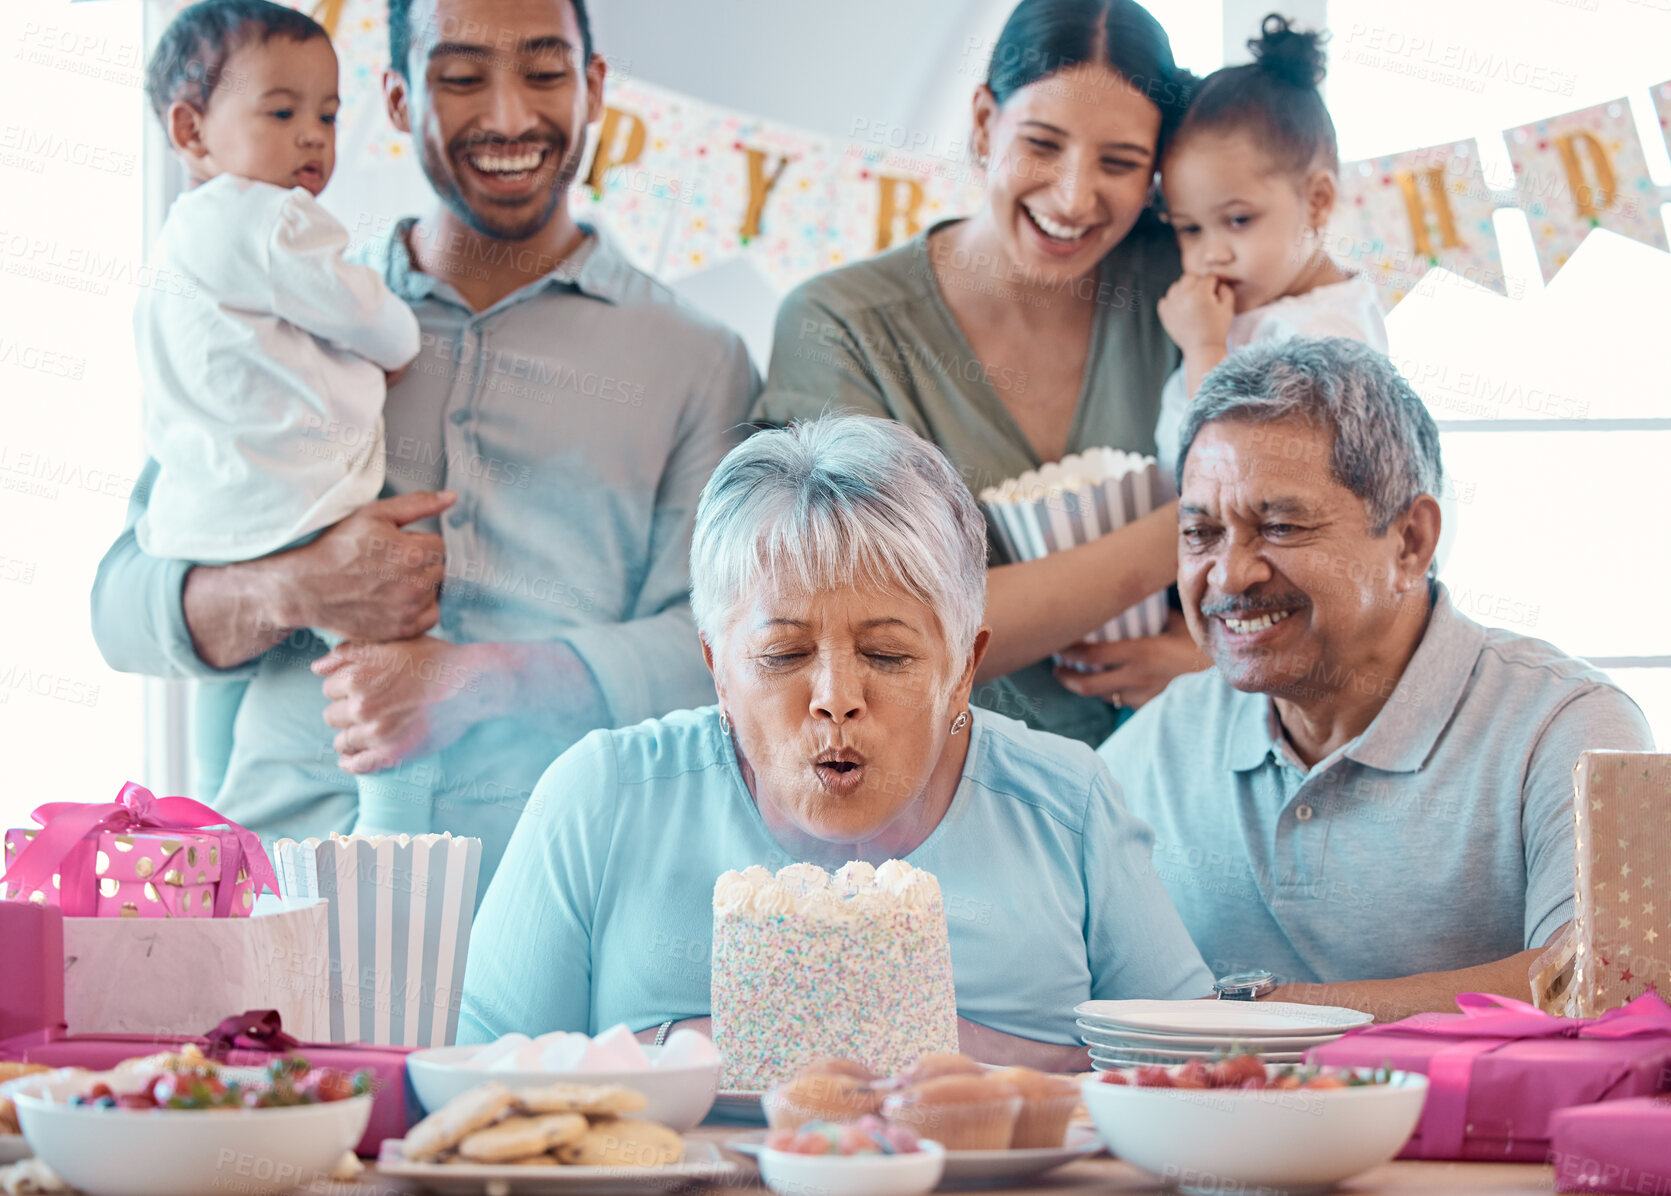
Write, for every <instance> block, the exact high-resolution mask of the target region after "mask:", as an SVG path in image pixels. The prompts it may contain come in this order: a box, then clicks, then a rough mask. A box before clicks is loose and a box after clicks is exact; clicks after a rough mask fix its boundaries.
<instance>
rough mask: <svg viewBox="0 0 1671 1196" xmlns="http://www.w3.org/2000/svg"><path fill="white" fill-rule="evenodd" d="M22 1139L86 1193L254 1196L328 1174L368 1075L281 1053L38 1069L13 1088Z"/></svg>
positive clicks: (347, 1138)
mask: <svg viewBox="0 0 1671 1196" xmlns="http://www.w3.org/2000/svg"><path fill="white" fill-rule="evenodd" d="M12 1099H13V1101H14V1102H15V1103H16V1106H17V1116H18V1122H19V1124H20V1126H21V1128H22V1130H23V1136H24V1138H25V1139H27V1141H28V1143H29V1146H30V1147H31V1148H32V1149H33V1150H34V1152H35V1154H36V1156H37V1157H38V1158H39V1159H40V1160H41V1161H42V1162H43V1163H45V1164H46V1165H47V1166H48V1167H50V1168H52V1170H53V1171H55V1172H56V1173H57V1174H58V1175H59V1176H60V1177H61V1178H62V1179H63V1180H64V1181H65V1182H66V1183H68V1184H69V1185H71V1186H72V1187H75V1188H79V1189H81V1190H82V1191H85V1192H90V1193H95V1194H96V1196H227V1193H229V1192H235V1193H238V1194H239V1196H265V1194H268V1193H277V1192H288V1191H290V1190H291V1189H293V1188H297V1187H302V1186H305V1185H306V1184H308V1183H309V1182H311V1181H312V1180H314V1179H315V1178H316V1177H318V1176H324V1175H328V1174H329V1173H330V1171H331V1169H332V1167H333V1166H334V1165H335V1164H336V1163H337V1162H338V1161H339V1160H340V1159H341V1158H342V1156H343V1154H344V1153H345V1152H347V1151H348V1150H350V1149H352V1148H353V1146H354V1144H355V1143H356V1142H358V1141H359V1140H360V1137H361V1135H362V1134H364V1133H365V1128H366V1123H367V1121H368V1120H369V1119H370V1117H371V1102H372V1094H371V1076H370V1074H369V1073H365V1072H357V1073H353V1074H349V1073H346V1072H341V1071H336V1070H334V1069H331V1068H314V1067H310V1066H309V1065H308V1063H307V1061H306V1060H305V1059H302V1058H300V1057H298V1056H285V1057H282V1058H279V1059H276V1060H274V1061H273V1062H272V1063H271V1064H269V1065H268V1066H267V1067H265V1068H233V1067H220V1066H218V1065H216V1064H214V1063H212V1062H209V1061H206V1060H202V1059H196V1060H185V1061H181V1062H178V1063H175V1064H173V1065H170V1066H164V1067H159V1068H147V1069H131V1068H129V1069H124V1068H120V1067H119V1068H117V1069H116V1070H114V1071H108V1072H88V1071H82V1070H79V1069H63V1070H60V1071H54V1072H47V1073H45V1074H43V1075H41V1076H40V1077H39V1078H38V1079H34V1080H32V1081H30V1082H26V1083H25V1084H24V1085H20V1087H19V1088H18V1089H15V1090H13V1091H12Z"/></svg>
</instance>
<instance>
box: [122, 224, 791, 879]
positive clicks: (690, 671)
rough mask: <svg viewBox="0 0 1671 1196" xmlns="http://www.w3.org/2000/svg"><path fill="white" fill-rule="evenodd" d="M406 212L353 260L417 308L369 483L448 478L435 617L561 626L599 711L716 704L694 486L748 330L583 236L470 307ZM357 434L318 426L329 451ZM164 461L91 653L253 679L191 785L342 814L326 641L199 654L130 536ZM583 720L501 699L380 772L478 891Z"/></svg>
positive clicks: (290, 813)
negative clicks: (215, 662)
mask: <svg viewBox="0 0 1671 1196" xmlns="http://www.w3.org/2000/svg"><path fill="white" fill-rule="evenodd" d="M412 223H413V222H412V221H411V220H407V221H404V222H402V223H401V224H400V225H398V226H397V227H396V228H395V230H394V231H393V233H392V234H391V235H390V236H389V237H388V238H385V239H382V240H380V241H377V242H375V243H373V244H371V245H370V246H369V247H368V249H367V252H366V254H365V257H366V260H367V261H368V263H369V264H371V265H373V266H375V267H376V268H377V269H378V270H379V271H380V272H381V273H382V275H383V277H384V279H385V280H386V281H387V282H388V285H389V287H390V288H391V289H392V290H393V291H394V293H395V294H397V295H399V296H400V297H401V298H402V299H404V300H405V301H406V302H407V303H409V304H411V306H412V308H413V310H414V311H415V312H416V313H417V316H418V320H419V323H420V325H421V327H422V350H421V352H420V354H419V356H418V358H417V360H415V361H414V362H413V363H412V365H411V366H410V368H409V369H408V370H407V372H406V374H405V375H404V376H403V377H402V378H401V380H400V381H399V382H398V383H397V384H396V385H395V386H394V387H393V389H392V390H391V392H390V394H389V399H388V402H387V404H386V407H385V412H384V419H385V424H386V440H387V465H388V481H387V484H386V486H385V488H384V492H383V493H384V495H385V496H388V495H392V494H404V493H408V492H410V491H415V490H439V489H451V490H454V491H456V492H457V493H458V501H457V503H456V504H455V505H454V506H453V507H452V509H451V510H449V511H447V512H446V513H445V514H443V515H442V517H441V518H440V520H439V521H430V526H429V527H427V528H423V525H422V524H419V525H414V526H415V527H419V528H423V530H430V531H438V532H439V533H440V535H441V537H442V540H443V542H444V543H445V546H446V557H447V563H446V570H447V574H446V583H445V585H444V587H443V589H442V594H441V623H440V626H439V627H438V628H437V633H438V634H439V635H441V636H442V637H443V638H445V639H448V640H451V641H453V642H457V643H465V642H472V643H474V642H537V641H544V642H555V641H561V642H564V643H567V644H568V645H569V646H570V647H571V648H573V650H574V651H575V653H576V654H577V655H578V656H579V657H580V658H581V660H582V661H584V662H585V664H586V666H587V668H588V669H589V670H590V672H591V676H592V679H593V681H594V682H595V684H596V685H597V687H598V692H599V694H600V695H601V697H602V699H603V701H604V702H605V704H606V705H607V707H608V711H609V719H610V721H611V723H612V724H614V725H630V724H632V723H635V722H638V721H639V720H641V719H645V718H649V717H652V716H655V715H659V714H663V713H666V712H667V711H669V710H676V709H679V708H681V707H687V706H699V705H702V704H704V703H707V702H711V701H713V695H714V690H713V684H712V682H711V680H710V678H709V676H708V673H707V670H706V669H705V668H704V666H703V664H702V658H701V652H700V648H699V646H698V643H697V639H696V632H695V628H694V625H693V624H692V621H691V615H690V607H689V603H688V588H689V576H688V570H689V559H688V558H689V553H690V537H691V528H692V523H693V520H694V518H695V513H696V502H697V498H698V496H699V495H700V494H701V490H702V486H703V484H704V483H705V482H706V481H707V479H708V475H709V474H710V473H711V472H712V471H713V469H714V466H715V465H716V464H718V462H719V460H720V458H721V457H723V456H724V455H725V453H726V451H727V450H729V449H730V448H731V447H732V445H733V444H735V443H736V441H737V440H738V439H739V438H740V436H741V434H742V428H741V424H742V421H743V420H744V418H745V417H746V415H747V412H748V408H749V405H750V403H751V402H752V400H753V398H754V395H755V392H756V391H757V390H758V389H759V379H758V377H757V375H756V374H755V372H754V369H753V367H752V365H751V364H750V362H749V358H748V353H747V350H746V349H745V348H744V347H743V343H742V341H741V339H740V338H738V337H737V336H736V335H735V334H734V333H732V332H730V331H729V330H727V329H725V328H723V327H721V326H719V325H718V324H715V323H714V322H712V321H709V320H707V319H705V318H703V317H701V316H699V315H697V314H695V313H694V312H692V311H691V310H690V309H688V308H686V307H685V306H683V305H682V304H680V303H679V301H678V300H677V299H676V298H675V297H674V296H673V295H672V293H671V292H669V291H668V290H667V289H666V288H665V287H663V286H661V285H660V284H659V283H657V282H655V281H654V280H652V279H651V278H649V277H648V276H646V275H644V274H642V273H640V272H639V271H638V270H636V269H634V268H633V267H632V266H630V265H629V264H628V263H627V262H626V260H625V259H624V258H623V257H622V256H621V254H620V253H619V251H618V250H617V249H616V248H615V247H614V246H612V245H611V244H610V242H609V240H608V239H607V238H606V237H604V236H602V235H599V234H597V233H596V232H594V233H593V235H592V236H591V237H590V238H589V239H588V240H587V242H586V243H585V246H584V247H583V249H582V250H581V251H580V253H578V254H576V255H574V256H573V257H571V258H570V259H569V260H568V261H566V262H564V263H563V264H562V265H561V266H559V267H558V268H557V269H556V270H554V271H553V272H552V273H551V274H549V275H547V276H545V277H544V278H541V279H539V280H538V281H536V282H533V283H530V284H529V285H527V286H525V287H523V288H522V289H521V290H519V291H516V292H515V293H513V294H511V295H508V296H506V297H505V298H504V299H502V300H500V301H499V302H498V303H496V304H494V305H493V306H492V307H491V308H489V309H487V310H486V311H481V312H473V311H471V310H470V307H469V305H468V304H466V303H465V302H464V300H463V299H462V298H461V297H460V296H459V294H458V293H457V291H455V290H454V289H453V288H452V287H451V286H449V285H447V284H446V283H444V282H441V281H439V280H438V279H435V278H433V277H431V276H429V275H426V274H423V273H421V272H419V271H418V270H417V269H416V267H415V266H414V264H413V262H412V259H411V256H410V253H409V251H408V249H407V246H406V234H407V231H408V230H409V229H410V227H411V225H412ZM365 434H366V433H365V430H364V429H346V428H345V429H329V428H322V429H320V430H319V436H320V440H321V445H322V451H330V450H331V448H332V447H333V446H332V441H333V439H336V440H337V441H339V442H341V445H342V447H347V448H351V447H352V446H351V445H350V444H348V441H350V440H351V439H353V438H356V437H359V436H363V435H365ZM155 473H156V465H155V463H154V462H147V464H146V466H145V469H144V472H143V473H142V474H141V476H140V479H139V483H138V485H137V486H136V487H135V489H134V493H133V498H132V501H131V502H130V504H129V509H128V518H127V525H126V527H125V528H124V530H123V532H122V535H121V536H120V537H119V538H118V539H117V541H116V543H115V544H114V545H113V546H112V548H111V549H110V551H109V552H108V553H107V554H106V556H105V558H104V560H103V562H102V563H101V564H100V566H99V572H98V577H97V580H96V581H95V582H94V587H93V631H94V635H95V637H96V638H97V640H98V643H99V646H100V649H101V650H102V651H103V653H104V656H105V659H106V660H107V661H109V662H110V664H111V666H112V667H114V668H117V669H121V670H123V671H125V672H134V673H145V674H148V675H151V676H160V677H197V678H214V677H247V678H249V682H250V684H249V689H248V692H247V693H246V694H245V697H244V700H243V703H242V705H241V706H240V708H239V710H238V715H237V722H236V726H235V731H234V736H233V748H232V757H231V761H230V764H229V766H228V769H227V775H226V779H225V781H224V782H223V784H222V786H221V789H220V792H219V794H218V795H201V796H204V797H206V798H207V797H210V796H214V800H215V802H216V808H217V809H219V810H220V811H221V812H222V813H224V814H225V815H226V816H227V817H229V818H233V819H236V820H238V821H240V822H242V823H244V824H245V825H247V826H249V827H250V828H251V829H253V830H256V831H258V832H259V833H261V834H262V835H263V836H266V837H269V838H272V837H277V836H280V835H291V836H295V837H301V836H304V835H325V834H327V833H329V832H331V831H346V830H347V829H348V828H349V827H350V826H351V825H352V824H353V821H354V815H355V805H356V799H357V795H356V787H355V780H354V778H353V777H351V776H348V775H347V774H346V773H344V772H342V771H341V770H340V769H339V768H337V766H336V752H335V751H334V750H333V749H332V747H331V741H332V738H333V737H334V735H335V732H334V731H333V730H332V729H331V728H329V727H327V726H326V725H325V722H324V719H323V712H324V709H325V706H326V705H327V702H326V699H325V697H324V695H323V694H322V693H321V690H320V685H321V682H320V679H319V678H318V677H316V676H314V675H313V674H312V673H311V672H310V671H309V669H308V666H309V664H310V663H311V662H312V661H313V660H315V659H317V658H318V657H319V656H320V655H321V654H322V653H323V651H324V647H323V645H322V644H321V643H320V642H319V641H318V639H317V638H316V637H314V636H313V635H312V634H310V633H306V632H302V633H298V634H297V635H295V636H293V637H291V639H290V640H288V641H286V642H285V643H283V644H280V645H279V646H277V647H276V648H274V649H272V650H271V651H269V652H267V653H265V654H264V655H262V656H260V657H258V658H257V659H255V660H253V661H250V662H249V663H247V664H245V665H243V666H242V667H240V668H238V669H233V670H225V671H221V670H216V669H212V668H210V667H209V666H208V665H206V664H204V663H203V661H201V660H200V659H198V657H197V654H196V652H195V651H194V649H193V647H192V642H191V635H190V633H189V632H188V630H187V628H186V624H185V618H184V614H183V611H182V608H181V590H182V587H183V585H184V582H185V576H186V572H187V570H188V569H189V568H190V567H191V563H190V562H187V561H176V560H165V559H161V558H155V557H148V556H146V555H145V554H144V553H143V552H141V551H140V549H139V547H138V545H137V543H136V542H135V540H134V534H133V527H134V524H135V522H136V521H137V519H138V518H139V516H140V515H141V514H142V513H143V512H144V509H145V502H146V498H147V495H148V493H149V489H150V482H151V479H152V478H153V477H154V476H155ZM436 522H439V526H438V527H437V526H434V524H435V523H436ZM591 729H592V728H590V727H584V726H577V727H575V728H574V729H573V731H572V733H571V734H567V735H562V736H554V735H551V734H548V733H545V732H541V731H536V730H534V729H532V728H531V727H530V726H528V725H526V724H524V723H522V722H520V721H518V720H516V719H515V718H503V719H494V720H490V721H488V722H484V723H479V724H477V725H476V726H475V727H473V728H472V729H471V730H470V731H468V732H467V733H466V734H465V735H464V736H463V737H462V738H460V739H459V740H458V741H457V742H456V743H454V744H452V745H451V746H450V747H447V748H445V749H443V750H442V751H441V752H439V753H438V754H436V755H433V756H429V757H425V758H423V759H422V760H420V761H417V762H413V763H410V764H408V765H407V766H404V772H405V773H407V774H412V775H400V774H401V773H402V771H403V770H401V769H397V770H395V773H396V775H400V779H401V780H402V781H403V782H406V783H407V784H410V785H415V786H419V787H421V788H423V789H424V790H425V791H427V792H430V793H431V794H433V802H434V804H433V810H434V815H433V826H434V829H436V830H438V831H439V830H451V831H454V832H456V833H463V834H475V835H480V836H481V837H482V838H483V840H484V855H483V873H482V884H483V886H484V888H485V885H486V883H487V878H488V877H489V876H490V875H491V872H492V869H493V867H494V866H496V865H497V862H498V859H499V856H500V854H501V853H502V852H503V850H504V846H505V844H506V842H507V841H508V840H509V838H510V833H511V830H512V829H513V828H514V826H515V824H516V819H517V816H518V814H519V813H520V812H521V810H522V807H523V805H524V803H525V802H526V801H527V799H528V796H529V794H530V792H531V791H532V789H533V786H534V783H535V781H537V780H538V779H539V777H540V774H541V773H542V772H543V771H544V770H545V768H546V766H547V765H549V764H550V763H551V762H552V761H553V760H554V759H556V757H557V756H558V755H560V754H561V753H562V752H563V751H564V750H565V749H566V748H568V747H569V745H570V744H571V743H573V742H574V741H575V740H578V739H579V738H580V737H581V736H582V735H584V734H585V733H586V732H587V731H589V730H591ZM418 771H422V772H423V774H424V775H422V776H418V775H415V774H416V773H417V772H418Z"/></svg>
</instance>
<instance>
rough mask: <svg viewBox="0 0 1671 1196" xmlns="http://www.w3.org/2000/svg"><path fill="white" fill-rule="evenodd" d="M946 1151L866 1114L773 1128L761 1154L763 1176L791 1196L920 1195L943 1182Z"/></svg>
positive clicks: (769, 1183) (761, 1173)
mask: <svg viewBox="0 0 1671 1196" xmlns="http://www.w3.org/2000/svg"><path fill="white" fill-rule="evenodd" d="M945 1153H946V1152H945V1149H944V1148H943V1147H942V1146H941V1145H940V1144H939V1143H938V1142H932V1141H928V1140H925V1139H920V1138H918V1137H917V1136H916V1135H915V1134H913V1133H912V1132H911V1131H910V1130H909V1129H905V1128H904V1127H902V1126H895V1125H889V1124H887V1123H886V1122H884V1121H883V1120H882V1119H881V1118H880V1117H876V1116H873V1115H866V1116H864V1117H861V1118H859V1119H858V1120H857V1121H853V1122H843V1123H840V1124H837V1123H835V1122H828V1121H814V1122H809V1123H808V1124H806V1125H803V1126H801V1127H800V1128H799V1129H782V1130H773V1131H772V1132H771V1133H770V1134H769V1135H767V1137H766V1144H765V1146H764V1147H762V1148H761V1151H760V1154H759V1156H758V1161H759V1163H760V1178H761V1179H762V1180H763V1181H764V1182H765V1184H766V1186H767V1187H768V1188H770V1189H771V1190H772V1191H774V1192H782V1193H785V1194H787V1196H804V1194H805V1193H807V1192H817V1193H819V1194H820V1196H918V1194H919V1193H922V1192H927V1191H929V1190H931V1189H932V1188H933V1187H934V1186H935V1185H936V1184H938V1183H939V1182H940V1176H941V1173H942V1172H943V1171H944V1170H945Z"/></svg>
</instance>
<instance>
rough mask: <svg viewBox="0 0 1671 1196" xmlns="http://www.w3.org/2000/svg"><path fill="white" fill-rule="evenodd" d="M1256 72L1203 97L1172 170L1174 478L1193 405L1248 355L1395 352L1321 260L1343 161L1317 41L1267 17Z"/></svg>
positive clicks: (1347, 283) (1169, 436) (1169, 431)
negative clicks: (1309, 346) (1255, 350)
mask: <svg viewBox="0 0 1671 1196" xmlns="http://www.w3.org/2000/svg"><path fill="white" fill-rule="evenodd" d="M1248 47H1249V48H1250V49H1251V50H1252V51H1253V54H1254V59H1255V61H1254V62H1252V63H1249V64H1246V65H1243V66H1234V67H1226V68H1224V69H1223V70H1221V71H1215V72H1214V73H1213V74H1211V75H1209V76H1208V77H1207V78H1206V80H1204V81H1203V82H1202V84H1201V86H1200V87H1199V88H1198V89H1197V90H1196V93H1195V96H1194V98H1193V99H1192V100H1191V102H1190V107H1189V109H1188V111H1187V112H1186V113H1185V114H1184V119H1183V122H1182V124H1181V125H1180V126H1179V128H1178V131H1177V132H1176V133H1174V134H1173V136H1172V139H1171V142H1170V143H1169V145H1168V146H1167V150H1166V155H1165V158H1164V159H1163V161H1162V163H1161V189H1162V191H1163V193H1164V194H1165V197H1166V211H1167V219H1168V220H1169V221H1170V222H1171V224H1172V228H1173V231H1174V232H1175V233H1176V234H1177V236H1178V248H1179V251H1180V252H1181V254H1182V256H1183V263H1184V276H1183V277H1182V278H1180V279H1179V280H1178V281H1177V282H1176V283H1174V284H1173V285H1172V289H1171V290H1169V291H1167V293H1166V295H1165V297H1164V298H1162V299H1161V301H1160V304H1159V312H1160V318H1161V323H1162V324H1164V325H1165V327H1166V331H1167V333H1168V335H1170V336H1171V337H1172V339H1173V340H1174V341H1176V342H1177V344H1178V348H1179V349H1181V350H1183V356H1184V363H1183V365H1182V366H1181V367H1179V369H1178V370H1177V371H1176V372H1175V373H1174V374H1173V375H1172V376H1171V377H1170V378H1168V379H1167V380H1166V385H1165V387H1164V388H1163V389H1162V391H1161V406H1160V418H1159V420H1158V421H1157V423H1156V426H1155V444H1156V447H1157V453H1156V456H1157V457H1158V458H1159V460H1160V462H1161V466H1162V468H1164V469H1165V470H1166V471H1167V472H1168V473H1171V472H1173V470H1174V469H1175V467H1176V464H1177V457H1178V449H1179V444H1178V437H1179V435H1180V433H1181V432H1182V430H1183V425H1184V419H1185V416H1186V415H1187V414H1188V412H1189V404H1190V400H1191V398H1192V397H1193V396H1194V394H1195V391H1196V389H1197V388H1198V387H1199V386H1200V385H1201V380H1202V378H1204V377H1205V376H1206V375H1207V373H1208V371H1210V370H1211V369H1212V367H1213V366H1215V365H1217V364H1218V363H1219V362H1221V361H1223V360H1224V358H1225V357H1227V356H1228V355H1229V354H1231V353H1234V352H1235V351H1236V350H1237V349H1240V348H1243V347H1245V346H1247V345H1250V344H1252V343H1253V342H1255V341H1263V340H1286V339H1288V338H1290V337H1295V336H1344V337H1350V338H1352V339H1353V340H1360V341H1363V342H1365V343H1366V344H1368V345H1370V346H1372V347H1374V348H1376V349H1379V350H1380V351H1381V352H1383V353H1385V352H1386V351H1387V325H1386V321H1385V319H1384V318H1383V316H1382V313H1381V302H1380V299H1379V297H1378V296H1377V295H1376V293H1375V288H1374V286H1373V285H1371V283H1370V282H1369V280H1368V279H1366V278H1363V277H1362V276H1361V275H1352V274H1349V273H1347V272H1346V271H1345V270H1344V269H1342V268H1341V267H1340V266H1339V265H1337V264H1336V263H1335V262H1334V261H1333V260H1332V259H1331V258H1330V257H1329V256H1328V254H1327V253H1325V252H1324V250H1323V247H1322V232H1323V229H1324V228H1325V227H1326V226H1327V224H1328V220H1329V215H1330V213H1331V212H1332V211H1333V210H1334V202H1335V193H1336V189H1337V175H1338V173H1339V170H1340V162H1339V153H1338V151H1337V149H1336V146H1335V131H1334V123H1333V121H1331V120H1330V119H1329V113H1328V109H1327V108H1325V107H1324V105H1323V98H1322V96H1321V95H1320V94H1319V93H1318V91H1317V84H1318V83H1320V82H1321V81H1322V78H1323V70H1324V63H1325V59H1324V56H1323V52H1322V48H1321V46H1320V45H1319V42H1318V37H1317V35H1316V34H1314V33H1301V32H1299V31H1298V30H1294V29H1290V28H1289V27H1288V23H1287V22H1286V21H1284V20H1283V19H1282V18H1281V17H1274V16H1273V17H1267V18H1265V25H1264V30H1263V33H1262V35H1261V36H1260V37H1258V38H1255V39H1253V40H1252V41H1250V42H1249V43H1248Z"/></svg>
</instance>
